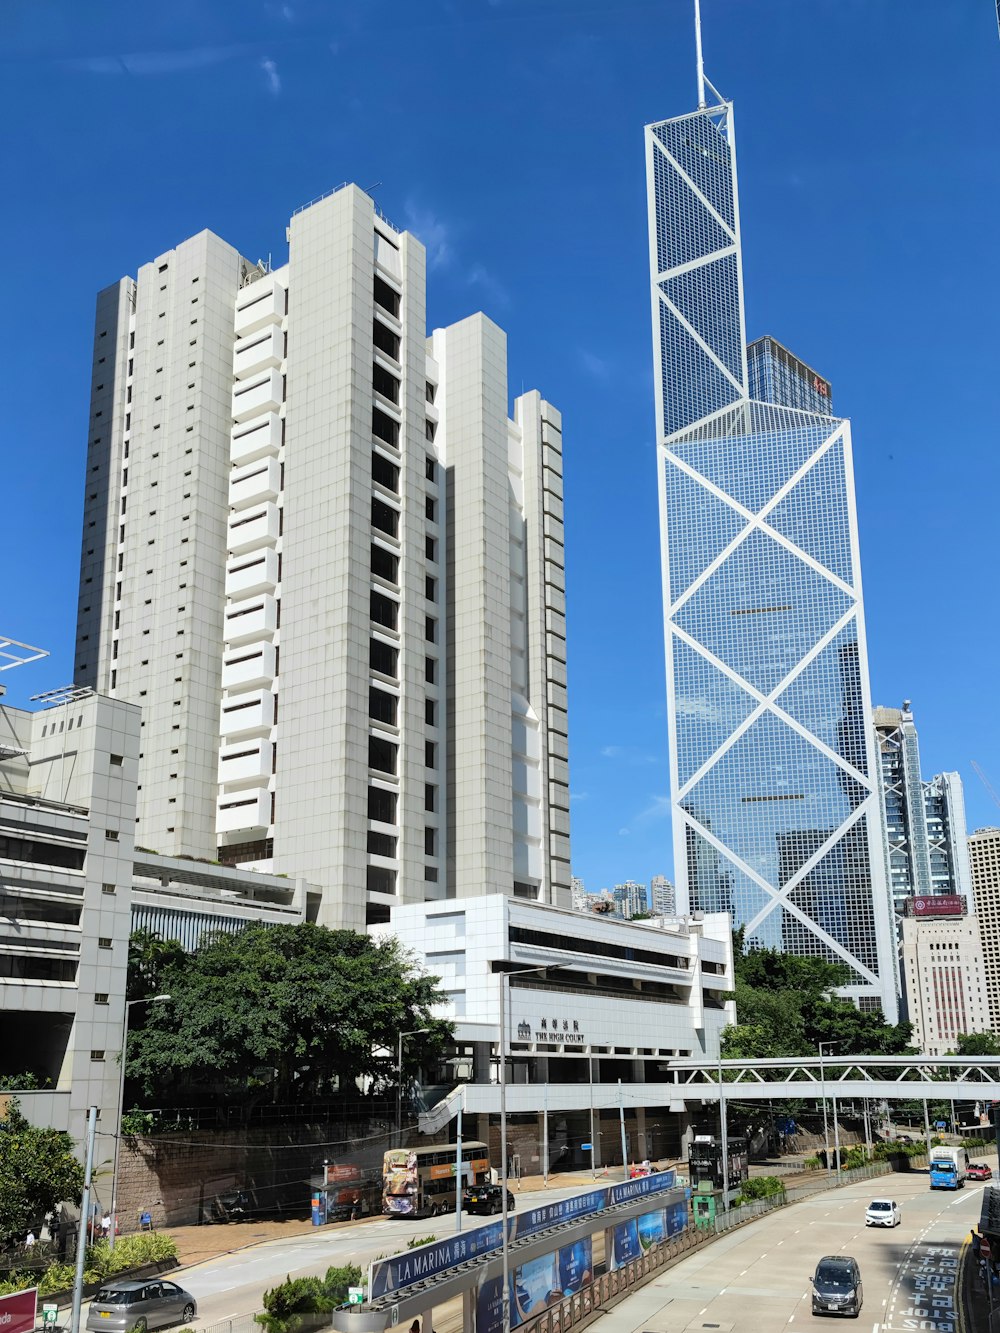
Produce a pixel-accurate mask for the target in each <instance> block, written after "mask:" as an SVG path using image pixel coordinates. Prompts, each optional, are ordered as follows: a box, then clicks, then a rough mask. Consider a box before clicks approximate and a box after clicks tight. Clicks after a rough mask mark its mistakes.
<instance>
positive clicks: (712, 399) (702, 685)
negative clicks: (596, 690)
mask: <svg viewBox="0 0 1000 1333" xmlns="http://www.w3.org/2000/svg"><path fill="white" fill-rule="evenodd" d="M646 161H647V177H648V184H649V197H650V267H651V270H652V314H653V347H654V360H655V364H656V375H657V387H656V418H657V437H658V441H659V450H658V460H659V486H660V517H661V534H662V541H663V575H664V607H665V619H666V656H667V696H668V708H667V711H668V723H669V734H670V745H671V800H672V807H673V827H674V852H675V868H676V873H677V880H678V884H677V888H678V899H679V902H678V906H679V907H680V909H681V910H682V911H686V910H689V909H692V910H693V909H701V910H704V911H711V910H720V909H722V907H723V904H729V905H730V906H731V909H732V911H733V914H734V917H735V919H736V922H737V923H738V924H741V925H743V926H745V928H746V937H747V940H748V942H749V943H751V944H754V943H757V944H762V945H763V944H768V945H774V946H776V947H779V948H780V947H785V948H789V949H791V948H794V950H795V951H796V952H799V953H803V954H813V955H817V956H820V957H823V958H828V959H830V960H831V961H838V962H842V963H846V964H847V966H848V967H849V968H850V976H851V980H850V984H849V985H848V986H846V987H845V992H846V993H847V994H849V995H850V996H852V997H853V998H854V999H855V1000H856V1001H857V1002H858V1003H859V1004H860V1005H861V1006H862V1007H864V1008H879V1007H881V1009H882V1010H883V1012H884V1013H885V1015H886V1017H887V1018H889V1019H890V1020H894V1019H895V1018H896V1016H897V1013H898V971H897V958H896V948H895V940H894V937H893V930H892V913H891V906H890V900H889V893H888V889H887V886H886V881H885V858H884V853H883V847H882V839H881V821H880V808H879V794H878V790H877V774H878V761H877V756H876V754H875V750H874V743H873V738H872V736H871V734H870V731H869V729H868V728H867V726H866V724H865V719H866V717H867V716H868V715H869V713H870V708H871V698H870V691H869V684H868V662H867V652H866V648H865V633H864V617H863V609H862V599H861V570H860V558H859V550H858V537H857V518H856V512H855V501H854V482H853V472H852V457H851V444H850V426H849V424H848V422H846V421H841V420H838V419H837V418H835V417H833V416H831V415H829V408H828V406H827V404H826V403H825V402H824V404H823V410H821V411H817V410H815V409H813V410H802V409H797V408H794V407H789V406H784V405H780V404H779V403H778V402H777V401H776V402H772V403H767V402H760V401H755V400H754V399H753V398H752V396H751V392H750V382H749V378H748V367H747V349H746V338H745V332H744V312H743V275H742V264H741V252H740V224H739V207H738V199H737V179H736V156H735V142H734V137H733V110H732V106H731V104H730V103H728V102H724V101H722V100H719V102H718V103H717V104H713V105H712V106H706V104H705V100H704V97H703V96H702V98H701V99H700V109H699V110H698V111H696V112H694V113H692V114H689V115H685V116H680V117H677V118H676V119H673V120H667V121H662V122H660V123H658V124H655V125H651V126H649V127H648V128H647V131H646ZM776 346H777V345H776V344H773V340H772V348H771V350H767V349H761V353H760V354H759V355H760V356H761V357H762V358H763V360H761V361H760V362H759V364H758V369H760V370H761V371H762V372H763V370H765V369H766V368H767V360H768V358H770V360H771V361H773V362H774V364H775V366H777V365H779V364H781V365H782V366H784V368H786V369H787V366H785V363H783V362H780V358H779V357H778V355H777V353H776V352H775V351H774V348H775V347H776ZM783 350H784V349H782V351H783ZM785 355H786V357H787V355H788V354H787V353H786V354H785ZM788 359H789V361H791V362H794V361H795V358H788ZM797 364H801V363H797ZM794 373H796V374H797V373H798V372H797V371H796V372H794ZM817 378H819V377H817ZM822 383H824V384H825V383H826V381H822ZM786 387H787V386H786ZM770 392H771V393H772V395H773V397H774V398H775V399H779V398H780V397H781V395H782V393H783V392H784V390H783V389H782V387H781V386H780V385H778V386H777V387H773V388H772V389H771V390H770ZM821 396H822V395H821Z"/></svg>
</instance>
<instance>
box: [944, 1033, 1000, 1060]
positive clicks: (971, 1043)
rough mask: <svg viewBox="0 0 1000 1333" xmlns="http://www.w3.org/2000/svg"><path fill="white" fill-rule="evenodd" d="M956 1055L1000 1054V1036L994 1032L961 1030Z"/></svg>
mask: <svg viewBox="0 0 1000 1333" xmlns="http://www.w3.org/2000/svg"><path fill="white" fill-rule="evenodd" d="M955 1054H956V1055H1000V1038H998V1037H997V1036H996V1034H995V1033H993V1032H960V1033H959V1034H958V1045H957V1047H956V1050H955Z"/></svg>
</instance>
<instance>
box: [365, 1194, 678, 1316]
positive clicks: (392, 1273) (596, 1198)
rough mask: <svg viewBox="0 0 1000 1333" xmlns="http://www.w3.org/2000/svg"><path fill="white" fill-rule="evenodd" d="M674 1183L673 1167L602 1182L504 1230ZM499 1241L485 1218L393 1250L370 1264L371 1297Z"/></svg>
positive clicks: (597, 1208) (523, 1230) (560, 1218)
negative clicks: (412, 1247) (398, 1251)
mask: <svg viewBox="0 0 1000 1333" xmlns="http://www.w3.org/2000/svg"><path fill="white" fill-rule="evenodd" d="M675 1181H676V1173H675V1172H674V1171H657V1172H655V1173H654V1174H653V1175H650V1176H641V1177H639V1178H638V1179H636V1180H625V1181H622V1182H621V1183H620V1184H617V1185H605V1186H603V1187H602V1188H601V1189H597V1190H590V1191H588V1193H586V1194H577V1195H575V1196H573V1197H572V1198H569V1199H560V1200H559V1201H558V1202H555V1203H547V1204H543V1205H542V1207H540V1208H530V1209H528V1210H527V1211H526V1212H523V1213H516V1214H514V1215H513V1216H512V1217H510V1218H509V1219H508V1227H509V1232H508V1234H509V1237H510V1239H511V1241H514V1240H517V1239H519V1238H522V1237H524V1236H532V1235H534V1234H535V1233H536V1232H539V1231H545V1230H546V1229H547V1228H548V1227H552V1226H557V1225H558V1224H559V1223H560V1222H572V1221H576V1220H578V1219H579V1218H581V1217H587V1216H592V1215H593V1214H596V1213H601V1212H603V1211H604V1210H605V1209H606V1208H613V1207H614V1205H615V1204H618V1203H627V1202H630V1201H631V1200H632V1199H642V1198H645V1197H646V1196H647V1195H650V1196H652V1195H656V1194H662V1193H663V1192H664V1191H665V1190H669V1189H673V1187H674V1184H675ZM502 1241H503V1223H502V1222H489V1223H487V1224H486V1225H485V1226H481V1227H474V1228H472V1230H470V1231H465V1232H462V1233H460V1234H459V1235H457V1236H452V1237H450V1238H449V1239H448V1240H441V1241H435V1242H433V1243H432V1244H430V1245H422V1246H421V1247H420V1248H419V1249H416V1250H407V1251H406V1252H405V1253H403V1254H394V1255H392V1256H390V1257H389V1258H388V1259H377V1260H376V1261H375V1263H374V1264H373V1265H372V1272H371V1283H370V1286H369V1293H370V1294H369V1299H370V1300H375V1299H377V1298H378V1297H380V1296H385V1295H387V1294H388V1293H389V1292H393V1291H400V1290H402V1289H403V1288H405V1287H409V1286H412V1285H413V1283H414V1282H420V1281H422V1280H423V1279H424V1278H427V1277H434V1276H435V1275H436V1274H438V1273H444V1272H445V1271H446V1270H447V1269H449V1268H453V1267H454V1266H455V1265H456V1264H460V1263H464V1262H465V1261H466V1260H468V1259H474V1258H476V1257H477V1256H478V1255H481V1254H488V1253H490V1252H492V1251H495V1250H499V1249H500V1247H501V1244H502Z"/></svg>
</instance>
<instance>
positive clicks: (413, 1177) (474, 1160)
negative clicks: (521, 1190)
mask: <svg viewBox="0 0 1000 1333" xmlns="http://www.w3.org/2000/svg"><path fill="white" fill-rule="evenodd" d="M457 1152H458V1145H457V1144H454V1143H442V1144H438V1145H435V1146H432V1147H427V1148H390V1149H389V1151H388V1152H387V1153H386V1154H385V1158H384V1159H383V1164H382V1212H383V1213H385V1214H386V1215H387V1216H390V1217H433V1216H434V1215H435V1214H437V1213H446V1212H454V1210H455V1206H456V1203H457V1199H456V1174H457V1172H456V1167H457V1161H456V1155H457ZM489 1171H490V1159H489V1149H488V1148H487V1147H486V1144H485V1143H477V1142H475V1141H473V1142H470V1143H464V1144H463V1145H462V1172H461V1175H462V1178H461V1180H460V1181H458V1182H457V1188H458V1189H464V1188H465V1186H467V1185H481V1184H482V1183H483V1182H484V1181H485V1180H486V1179H487V1177H488V1176H489Z"/></svg>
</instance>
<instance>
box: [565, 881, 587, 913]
mask: <svg viewBox="0 0 1000 1333" xmlns="http://www.w3.org/2000/svg"><path fill="white" fill-rule="evenodd" d="M569 891H570V893H571V894H572V897H573V906H574V908H575V909H576V910H577V911H578V912H586V911H587V910H588V904H587V887H586V885H585V884H584V882H583V880H582V879H580V878H579V876H577V875H573V876H572V877H571V878H570V881H569Z"/></svg>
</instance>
